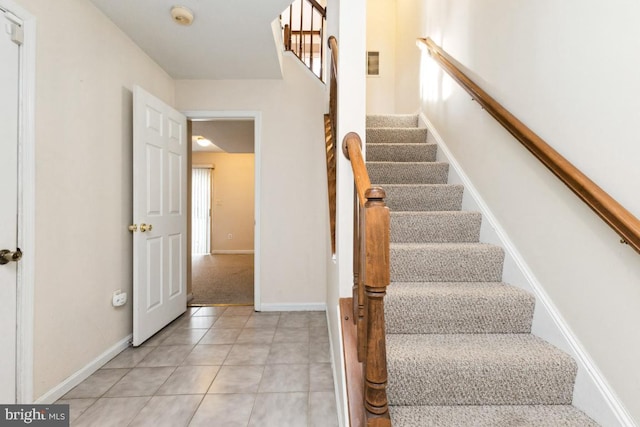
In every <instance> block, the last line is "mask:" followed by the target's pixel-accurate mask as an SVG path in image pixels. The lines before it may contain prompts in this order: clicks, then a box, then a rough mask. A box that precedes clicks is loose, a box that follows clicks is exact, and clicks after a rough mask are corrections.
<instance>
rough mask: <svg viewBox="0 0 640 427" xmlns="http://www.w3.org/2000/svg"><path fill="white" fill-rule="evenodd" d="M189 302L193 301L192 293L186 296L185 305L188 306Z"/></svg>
mask: <svg viewBox="0 0 640 427" xmlns="http://www.w3.org/2000/svg"><path fill="white" fill-rule="evenodd" d="M191 300H193V293H188V294H187V304H189V303H190V302H191Z"/></svg>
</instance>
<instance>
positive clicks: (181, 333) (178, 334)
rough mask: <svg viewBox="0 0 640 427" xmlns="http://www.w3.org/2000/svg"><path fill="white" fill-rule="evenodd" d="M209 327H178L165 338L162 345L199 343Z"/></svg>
mask: <svg viewBox="0 0 640 427" xmlns="http://www.w3.org/2000/svg"><path fill="white" fill-rule="evenodd" d="M207 331H208V329H193V328H178V329H176V330H175V331H173V333H172V334H171V335H169V336H168V337H167V338H165V339H164V340H163V341H162V343H160V345H185V344H197V343H198V341H200V340H201V339H202V337H203V336H204V334H206V333H207Z"/></svg>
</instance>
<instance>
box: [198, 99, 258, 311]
mask: <svg viewBox="0 0 640 427" xmlns="http://www.w3.org/2000/svg"><path fill="white" fill-rule="evenodd" d="M236 114H237V115H233V116H230V115H229V113H228V112H225V113H223V114H222V117H221V116H220V115H218V114H216V113H205V112H199V113H197V115H194V113H186V115H187V117H189V119H190V120H191V125H190V129H191V135H190V140H191V145H192V149H191V162H190V165H191V166H190V172H189V174H190V177H191V192H190V197H191V203H190V206H191V208H190V209H191V218H190V225H191V232H190V239H191V244H190V246H191V247H190V249H191V256H190V260H188V261H187V262H188V263H189V266H190V274H189V279H190V280H189V284H190V286H189V287H190V300H189V305H191V306H202V305H255V307H256V310H258V309H259V308H258V307H259V281H258V278H259V275H258V274H257V272H258V270H259V269H258V268H257V266H258V265H259V250H258V249H259V245H257V242H258V241H259V239H258V236H259V233H258V230H259V218H258V209H257V207H258V206H259V205H258V202H257V201H258V199H259V182H258V179H257V176H259V174H258V172H257V171H258V169H259V156H258V148H259V140H258V137H257V136H258V131H257V129H258V126H259V116H258V115H257V114H256V113H236Z"/></svg>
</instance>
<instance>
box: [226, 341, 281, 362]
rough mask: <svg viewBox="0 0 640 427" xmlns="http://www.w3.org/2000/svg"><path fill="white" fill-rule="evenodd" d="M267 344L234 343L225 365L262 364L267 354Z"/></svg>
mask: <svg viewBox="0 0 640 427" xmlns="http://www.w3.org/2000/svg"><path fill="white" fill-rule="evenodd" d="M270 349H271V346H270V345H269V344H234V345H233V347H231V351H230V352H229V355H228V356H227V358H226V359H225V361H224V364H225V365H264V363H265V362H266V360H267V357H268V356H269V351H270Z"/></svg>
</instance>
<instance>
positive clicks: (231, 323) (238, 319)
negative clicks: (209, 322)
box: [212, 315, 249, 329]
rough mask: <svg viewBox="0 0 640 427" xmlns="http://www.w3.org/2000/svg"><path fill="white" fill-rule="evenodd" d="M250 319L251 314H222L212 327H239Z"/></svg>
mask: <svg viewBox="0 0 640 427" xmlns="http://www.w3.org/2000/svg"><path fill="white" fill-rule="evenodd" d="M248 320H249V316H224V315H223V316H220V317H218V320H216V321H215V323H214V324H213V326H212V328H214V329H237V328H243V327H244V325H245V324H246V323H247V321H248Z"/></svg>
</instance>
